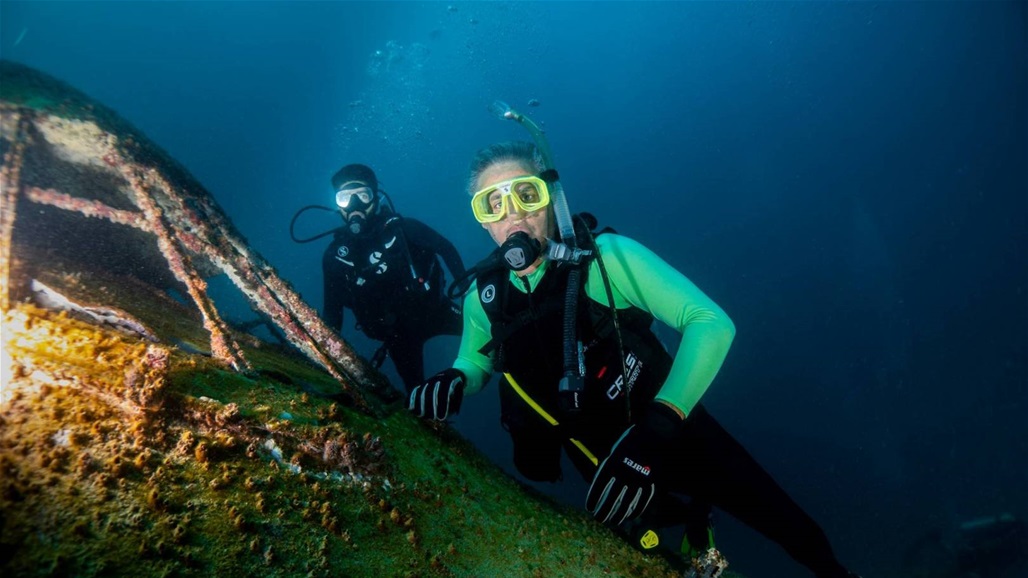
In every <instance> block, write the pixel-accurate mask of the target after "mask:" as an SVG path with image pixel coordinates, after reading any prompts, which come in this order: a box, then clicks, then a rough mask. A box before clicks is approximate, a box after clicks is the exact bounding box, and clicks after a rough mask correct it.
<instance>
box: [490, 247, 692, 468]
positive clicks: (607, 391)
mask: <svg viewBox="0 0 1028 578" xmlns="http://www.w3.org/2000/svg"><path fill="white" fill-rule="evenodd" d="M592 248H593V249H594V250H595V247H592ZM583 268H584V271H583V273H588V270H589V269H588V265H583ZM569 270H570V266H568V265H563V264H558V263H550V266H549V267H548V269H547V270H546V271H545V272H544V273H543V276H542V278H541V279H540V281H539V284H538V286H537V287H536V289H535V290H534V291H532V292H530V293H526V292H523V291H519V290H518V289H517V288H515V287H513V286H512V281H511V279H510V277H509V272H508V271H506V270H499V271H493V272H489V273H487V274H484V275H481V276H479V278H478V285H477V286H478V294H479V300H480V301H481V303H482V307H483V309H484V310H485V313H486V316H487V317H488V318H489V321H490V327H491V333H492V340H490V342H489V343H487V344H486V345H485V346H484V347H483V348H482V350H481V352H482V353H484V354H488V355H491V356H492V358H493V360H494V369H496V370H498V371H502V372H503V373H504V374H509V375H510V377H511V378H513V381H514V382H515V383H513V384H512V383H511V380H510V379H509V378H507V376H506V375H505V376H504V377H503V378H501V380H500V406H501V420H502V422H503V426H504V428H505V429H506V430H507V431H508V432H509V433H510V435H511V438H512V440H513V442H514V462H515V466H516V467H517V468H518V470H519V471H520V472H521V473H522V474H523V475H525V476H526V477H527V478H529V479H532V480H538V481H553V480H556V479H558V478H559V476H560V447H561V445H562V444H563V442H564V441H565V440H567V439H572V440H577V441H576V444H575V445H577V446H579V450H580V451H581V452H583V453H585V454H586V455H587V457H588V459H589V460H592V461H594V460H595V457H596V456H598V457H599V458H600V459H602V457H603V456H605V455H607V453H608V451H609V449H610V447H611V446H612V445H613V444H614V442H615V441H616V440H617V438H618V437H619V436H620V435H621V434H622V433H623V432H624V430H625V428H626V427H628V425H629V414H628V411H627V408H628V407H629V404H628V403H626V399H625V397H624V396H625V395H626V391H627V392H630V393H629V395H630V402H631V403H630V405H631V407H640V408H641V407H644V406H645V405H646V402H649V401H651V400H652V399H653V398H654V396H655V395H656V393H657V391H658V390H659V389H660V387H661V386H662V385H663V384H664V381H665V379H666V378H667V375H668V372H669V371H670V369H671V362H672V359H671V356H670V355H669V354H668V353H667V351H666V350H665V349H664V347H663V346H662V345H661V343H660V341H659V340H658V339H657V337H656V335H655V334H654V333H653V331H652V330H651V325H652V323H653V316H652V315H651V314H650V313H648V312H646V311H643V310H642V309H639V308H637V307H630V308H628V309H621V310H619V311H618V319H619V321H620V329H621V339H620V343H619V339H618V336H617V335H616V334H615V331H614V323H613V315H612V313H611V309H610V305H609V304H606V303H598V302H596V301H594V300H593V299H591V298H589V297H587V296H586V295H585V286H586V283H585V279H583V282H582V289H581V294H580V296H579V300H578V303H579V305H578V314H577V319H578V320H577V330H578V337H579V339H580V341H581V342H582V344H583V348H584V354H585V369H586V373H585V391H584V392H583V395H584V400H583V402H582V410H581V411H580V412H576V413H574V414H571V413H564V412H561V410H560V408H559V403H558V383H559V381H560V379H561V375H562V370H563V367H562V359H561V351H562V346H563V341H562V340H563V339H564V332H563V303H564V295H565V288H566V285H567V277H568V272H569ZM622 345H623V346H624V349H623V350H621V346H622ZM619 350H620V351H619ZM619 356H623V357H624V364H622V361H621V359H619ZM623 368H624V370H627V373H628V375H627V376H626V375H624V373H625V371H624V370H623ZM519 389H520V390H521V391H518V390H519ZM526 396H527V398H528V399H526ZM529 400H531V401H529ZM533 404H534V406H533ZM540 410H542V411H540ZM542 412H545V413H546V414H548V415H549V416H551V418H550V419H548V418H547V416H545V415H544V414H543V413H542ZM554 420H555V421H557V422H558V423H559V425H557V426H554V425H553V423H552V421H554ZM572 451H574V450H572ZM579 457H580V456H579Z"/></svg>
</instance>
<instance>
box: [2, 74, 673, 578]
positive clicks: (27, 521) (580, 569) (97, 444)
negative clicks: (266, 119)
mask: <svg viewBox="0 0 1028 578" xmlns="http://www.w3.org/2000/svg"><path fill="white" fill-rule="evenodd" d="M0 112H2V120H0V128H2V139H0V154H2V157H3V166H2V181H0V185H2V189H3V190H2V196H3V198H2V200H3V206H2V208H3V211H2V213H0V221H2V222H0V305H2V307H0V310H2V315H3V318H2V322H3V335H2V340H0V344H2V351H3V352H2V354H0V360H2V366H3V367H2V369H3V386H2V389H0V574H2V575H3V576H41V575H75V576H98V575H104V576H122V575H124V576H133V577H139V576H155V575H156V576H167V575H218V576H296V575H310V576H329V575H336V576H355V577H360V576H394V575H417V576H498V575H507V576H532V575H546V576H652V577H660V576H671V575H673V574H672V573H671V570H670V568H669V567H668V566H667V564H666V563H665V562H664V561H663V560H662V559H659V558H653V557H644V556H643V555H641V554H639V553H637V552H635V551H634V550H632V549H631V548H630V547H629V546H627V545H626V544H625V543H624V542H623V541H622V540H620V539H619V538H617V537H616V536H614V535H613V534H611V533H610V532H609V531H607V530H605V529H603V528H601V527H599V526H597V525H596V524H595V523H593V522H592V521H590V520H588V519H587V518H585V517H584V516H583V515H582V514H581V513H579V512H577V511H573V510H568V509H565V508H562V507H560V506H557V505H554V504H553V503H551V502H549V501H548V500H545V499H543V498H541V497H539V496H536V495H532V494H530V493H529V492H527V491H525V490H524V489H523V488H521V487H520V486H519V485H518V484H517V483H516V482H514V481H513V480H511V479H510V478H509V477H507V476H506V475H504V474H503V473H502V472H501V471H500V470H499V469H498V468H496V467H495V466H493V465H492V464H490V463H488V462H487V461H486V460H484V459H483V458H482V457H481V456H480V455H479V454H478V453H477V452H476V451H475V450H474V449H473V448H472V447H471V446H470V445H468V444H467V443H466V442H465V441H464V440H462V439H461V438H459V437H457V436H455V435H454V434H453V433H452V432H451V431H450V430H448V429H446V428H429V427H426V426H425V425H424V424H423V423H420V422H419V421H418V420H416V419H414V418H413V417H412V416H410V415H408V413H407V412H406V411H404V410H403V409H402V407H400V406H399V404H396V403H390V398H389V397H388V393H387V391H386V390H388V387H387V386H385V387H384V386H383V385H382V384H383V383H384V382H383V381H382V380H381V378H380V377H379V376H377V374H375V373H374V372H372V371H371V370H368V369H367V368H366V366H365V365H364V364H363V362H362V361H361V360H360V359H359V358H358V357H357V356H355V355H353V353H352V352H351V351H350V350H349V349H348V348H347V347H346V344H345V343H343V342H342V341H341V340H339V339H338V337H335V336H332V335H330V332H329V331H328V330H327V329H325V328H324V327H323V326H322V325H321V324H320V321H318V320H317V318H316V316H315V315H314V313H313V311H311V310H310V309H309V308H308V307H307V306H306V305H305V304H303V303H302V302H301V301H300V300H299V297H298V296H297V295H295V293H293V292H292V290H291V289H290V288H289V287H288V285H287V284H286V283H285V282H283V281H282V280H281V279H279V278H278V277H277V276H276V275H275V272H274V270H273V269H272V268H271V267H270V266H269V265H268V264H267V263H265V262H264V261H263V260H262V259H261V258H260V256H259V255H257V254H256V253H254V252H253V251H252V250H251V249H250V248H249V247H247V246H246V244H245V241H244V240H243V239H242V237H241V236H240V235H239V234H238V233H237V232H236V231H235V230H234V228H233V227H232V226H231V224H230V223H229V221H228V219H227V218H226V217H225V216H224V215H223V214H222V213H221V212H220V210H218V209H217V206H216V204H215V203H214V201H213V199H212V198H211V197H210V195H208V194H207V193H206V192H204V191H203V189H202V188H201V187H200V186H199V185H198V184H197V183H195V181H194V180H193V179H192V178H191V177H190V176H189V175H188V173H187V172H186V171H185V170H184V169H183V168H181V167H180V166H178V165H177V164H175V163H174V161H172V160H170V159H169V158H167V156H166V155H165V154H164V153H163V152H161V151H160V150H159V149H158V148H157V147H156V146H155V145H153V144H151V143H149V141H147V140H146V139H145V137H143V136H142V135H140V134H139V133H138V132H137V131H135V130H134V129H132V127H130V126H129V125H127V124H126V123H125V121H123V120H121V119H119V118H118V117H117V116H116V115H115V114H114V113H113V112H111V111H110V110H108V109H105V108H104V107H103V106H101V105H99V104H96V103H94V102H92V101H90V100H89V99H88V98H87V97H85V96H84V95H82V94H80V93H78V92H76V91H74V90H73V89H71V88H69V87H67V86H65V85H63V84H62V83H60V82H59V81H56V80H54V79H52V78H49V77H47V76H45V75H42V74H40V73H38V72H36V71H33V70H31V69H28V68H25V67H22V66H19V65H15V64H12V63H9V62H0ZM83 256H88V258H82V257H83ZM219 272H220V273H225V274H227V275H228V276H229V277H231V278H232V279H233V281H234V282H235V283H236V284H237V285H238V286H239V287H240V288H241V290H242V291H243V292H244V293H245V294H246V295H247V296H248V297H249V298H250V300H251V303H253V305H254V307H255V308H256V309H257V310H259V311H262V312H263V313H264V314H265V315H266V316H267V317H268V318H270V319H272V320H273V321H274V322H275V323H276V325H277V326H278V327H279V328H280V329H281V330H282V333H283V334H285V335H286V336H288V337H289V339H290V341H291V343H292V344H293V346H294V347H295V348H286V347H283V346H279V345H275V344H269V343H264V342H262V341H260V340H258V339H256V338H254V337H252V336H249V335H246V334H244V333H241V332H238V331H236V330H234V329H233V328H232V327H230V326H229V325H228V324H226V323H225V322H224V321H223V320H222V319H221V318H220V316H219V315H218V312H217V309H216V307H215V306H214V303H213V301H211V300H210V299H209V298H208V297H207V296H206V294H205V292H204V288H205V281H204V279H205V278H207V276H209V275H212V274H215V273H219ZM33 281H35V283H33ZM44 288H45V289H44ZM297 350H298V351H299V352H302V355H301V354H300V353H297ZM440 456H443V457H444V459H440ZM519 530H520V531H519ZM558 537H559V538H558Z"/></svg>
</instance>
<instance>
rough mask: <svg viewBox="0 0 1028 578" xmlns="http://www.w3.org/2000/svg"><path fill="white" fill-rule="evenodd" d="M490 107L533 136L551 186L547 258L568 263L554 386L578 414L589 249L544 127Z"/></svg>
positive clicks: (504, 107) (564, 405) (498, 104)
mask: <svg viewBox="0 0 1028 578" xmlns="http://www.w3.org/2000/svg"><path fill="white" fill-rule="evenodd" d="M489 110H490V111H491V112H492V113H493V114H495V115H496V116H497V117H498V118H500V119H501V120H513V121H516V122H517V123H518V124H520V125H521V126H523V127H525V129H526V130H528V132H529V134H531V135H532V140H533V141H534V142H535V146H536V148H537V149H538V150H539V154H540V155H541V156H542V161H543V172H542V174H540V175H539V176H540V177H541V178H542V179H543V180H544V181H546V182H547V184H548V185H549V187H550V188H551V189H552V191H551V193H550V204H551V205H553V213H554V215H555V216H556V218H557V229H558V230H559V231H560V240H561V243H556V242H553V241H552V240H551V241H550V242H549V243H548V247H547V255H546V256H547V258H549V259H550V260H553V261H558V262H562V263H568V264H569V265H571V269H570V270H569V271H568V287H567V293H566V294H565V295H564V372H563V377H561V379H560V384H559V385H558V387H557V402H558V404H559V406H560V409H561V410H562V411H564V412H566V413H578V412H579V411H581V409H582V401H583V399H582V398H583V397H584V396H583V393H584V391H585V353H584V349H583V347H582V342H581V341H580V340H579V339H578V337H577V321H578V293H579V289H580V288H581V285H582V268H581V265H582V264H584V263H587V259H585V257H588V256H589V255H590V254H591V251H582V250H580V249H579V248H578V239H577V238H576V237H575V225H574V222H573V221H572V219H571V211H570V209H568V202H567V198H566V197H565V196H564V187H563V186H562V185H561V184H560V177H559V175H558V174H557V169H556V168H555V167H554V164H553V154H552V153H551V152H550V144H549V142H547V140H546V136H545V135H544V134H543V130H542V129H541V128H539V125H537V124H535V122H533V121H532V119H530V118H528V117H527V116H525V115H523V114H521V113H519V112H518V111H516V110H514V109H512V108H511V107H510V105H508V104H507V103H505V102H503V101H502V100H497V101H494V102H493V104H492V105H491V106H490V107H489Z"/></svg>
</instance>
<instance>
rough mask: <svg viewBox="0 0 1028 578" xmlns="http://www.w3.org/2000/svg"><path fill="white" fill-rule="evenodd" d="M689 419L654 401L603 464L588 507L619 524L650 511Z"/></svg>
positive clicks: (627, 430)
mask: <svg viewBox="0 0 1028 578" xmlns="http://www.w3.org/2000/svg"><path fill="white" fill-rule="evenodd" d="M684 423H685V422H684V421H683V420H682V418H681V416H679V415H678V413H676V412H675V410H673V409H671V408H670V407H668V406H666V405H664V404H662V403H658V402H654V403H652V404H650V406H649V408H647V412H646V414H645V415H644V416H643V418H642V419H641V420H640V421H639V423H637V424H634V425H632V426H629V428H628V429H626V430H625V433H624V434H622V435H621V438H620V439H618V441H617V442H616V443H615V444H614V447H613V448H611V450H610V455H609V456H607V459H605V460H603V462H602V463H601V464H600V468H599V470H597V471H596V475H595V476H594V477H593V483H592V485H591V486H589V493H588V494H587V495H586V498H585V508H586V509H587V510H589V513H591V514H592V515H593V517H594V518H596V519H597V520H599V521H600V522H603V523H607V522H613V523H614V525H619V524H621V523H622V522H624V521H626V520H634V519H635V518H638V517H639V516H641V515H642V514H643V512H644V511H646V507H647V506H649V505H650V502H651V501H652V500H653V497H654V496H655V495H656V494H657V492H658V485H659V484H660V483H661V481H662V480H661V476H662V475H663V474H664V470H665V468H666V465H665V464H666V461H667V460H668V459H671V458H672V456H673V454H674V452H673V450H672V447H673V446H674V445H676V444H677V443H678V442H679V439H680V436H681V432H682V427H683V424H684Z"/></svg>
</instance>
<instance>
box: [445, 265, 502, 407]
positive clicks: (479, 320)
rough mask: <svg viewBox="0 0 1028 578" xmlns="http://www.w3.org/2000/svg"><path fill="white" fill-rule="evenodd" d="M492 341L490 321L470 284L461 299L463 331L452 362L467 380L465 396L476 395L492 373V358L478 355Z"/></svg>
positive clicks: (475, 287) (475, 290)
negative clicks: (462, 300)
mask: <svg viewBox="0 0 1028 578" xmlns="http://www.w3.org/2000/svg"><path fill="white" fill-rule="evenodd" d="M491 338H492V334H491V333H490V331H489V318H488V317H486V314H485V310H484V309H482V301H480V300H479V298H478V288H477V284H472V285H471V289H470V290H468V293H467V295H466V296H465V297H464V332H463V333H462V334H461V337H460V350H459V351H458V352H457V359H456V360H455V361H454V362H453V367H455V368H456V369H459V370H461V371H463V372H464V376H465V377H466V378H467V383H466V384H465V385H464V393H466V394H468V395H471V394H474V393H478V392H479V391H480V390H481V389H482V387H483V386H485V384H486V382H488V381H489V377H490V376H491V375H492V373H493V361H492V359H490V358H489V357H488V356H486V355H482V354H481V353H479V352H478V350H479V349H481V348H482V346H483V345H485V344H486V343H488V342H489V340H490V339H491Z"/></svg>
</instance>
